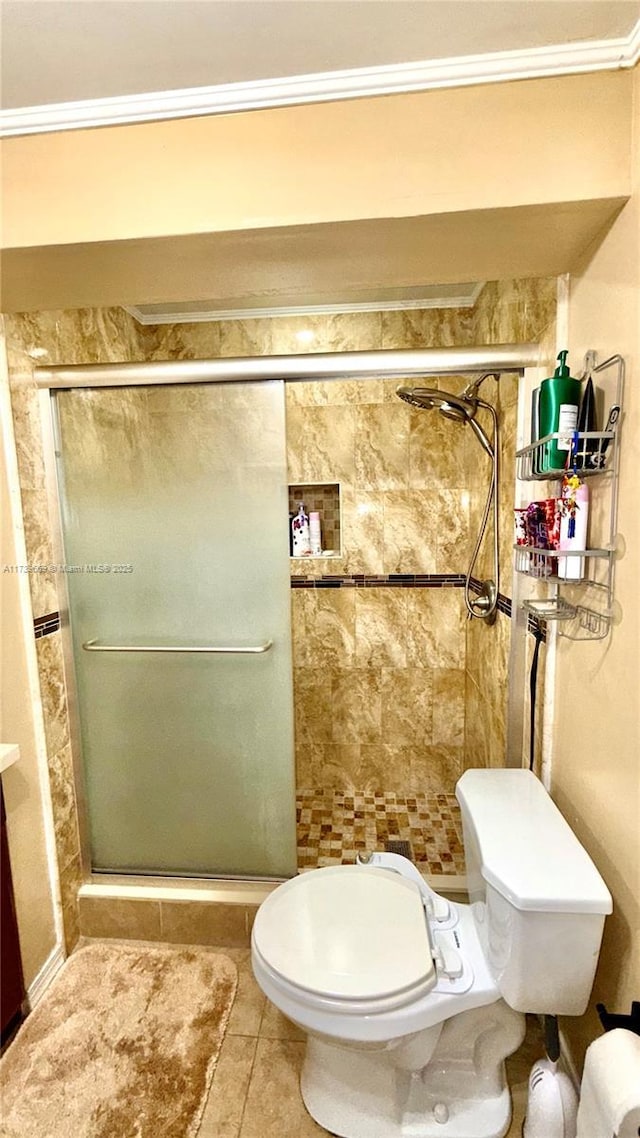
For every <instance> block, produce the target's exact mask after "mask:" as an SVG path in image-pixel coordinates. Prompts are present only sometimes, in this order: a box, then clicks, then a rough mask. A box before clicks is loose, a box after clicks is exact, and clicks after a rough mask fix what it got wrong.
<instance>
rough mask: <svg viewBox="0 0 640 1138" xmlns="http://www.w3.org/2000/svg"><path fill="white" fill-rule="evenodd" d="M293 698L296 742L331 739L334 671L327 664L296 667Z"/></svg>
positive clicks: (329, 740) (318, 741)
mask: <svg viewBox="0 0 640 1138" xmlns="http://www.w3.org/2000/svg"><path fill="white" fill-rule="evenodd" d="M293 701H294V709H295V735H296V744H297V745H298V746H300V747H302V746H306V745H307V744H310V743H329V742H331V739H332V675H331V672H330V671H327V669H326V668H295V669H294V673H293ZM304 785H305V786H306V785H308V784H307V783H305V784H304Z"/></svg>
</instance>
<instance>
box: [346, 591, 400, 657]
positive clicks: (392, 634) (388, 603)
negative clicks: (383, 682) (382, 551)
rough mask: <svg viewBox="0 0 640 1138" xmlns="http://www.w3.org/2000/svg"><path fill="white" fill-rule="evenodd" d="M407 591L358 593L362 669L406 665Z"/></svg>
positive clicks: (357, 653) (358, 654)
mask: <svg viewBox="0 0 640 1138" xmlns="http://www.w3.org/2000/svg"><path fill="white" fill-rule="evenodd" d="M407 611H408V606H407V592H406V591H405V590H402V589H356V590H355V635H356V642H355V662H356V665H357V666H359V667H365V668H375V667H382V666H386V667H396V668H401V667H404V665H405V664H406V662H407Z"/></svg>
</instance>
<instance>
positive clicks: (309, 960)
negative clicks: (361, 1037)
mask: <svg viewBox="0 0 640 1138" xmlns="http://www.w3.org/2000/svg"><path fill="white" fill-rule="evenodd" d="M253 937H254V943H255V946H256V948H257V949H258V952H259V953H260V955H261V956H262V958H263V960H264V961H265V962H266V963H267V964H268V965H269V967H270V968H271V969H273V970H274V971H275V972H277V973H278V974H279V975H280V976H281V977H283V978H284V979H285V980H287V981H289V983H291V984H294V985H296V986H297V987H299V988H303V989H305V990H307V991H309V992H312V993H314V994H315V995H319V996H324V997H327V998H333V999H342V1000H350V1001H353V1000H356V1001H357V1000H362V1001H367V1000H376V999H380V998H382V997H388V996H394V995H400V994H402V993H407V994H409V993H411V992H412V991H413V990H414V989H415V988H416V987H420V988H421V989H422V990H423V991H424V990H429V989H430V988H431V987H433V985H434V984H435V970H434V967H433V960H432V958H431V948H430V943H429V937H428V933H427V927H426V917H425V912H424V908H423V905H422V899H421V896H420V890H419V889H418V886H417V885H416V884H414V882H412V881H408V880H407V879H406V878H403V877H400V876H399V874H397V873H393V872H390V871H389V870H385V869H374V868H372V867H370V866H355V865H354V866H335V867H330V868H327V869H314V870H312V871H311V872H309V873H305V874H302V875H301V876H299V877H294V878H293V879H292V880H291V881H287V882H286V884H284V885H281V886H279V888H278V889H276V890H275V891H274V892H273V893H272V894H271V896H270V897H268V898H267V900H266V901H264V902H263V904H262V905H261V906H260V909H259V910H258V914H257V916H256V920H255V924H254V929H253Z"/></svg>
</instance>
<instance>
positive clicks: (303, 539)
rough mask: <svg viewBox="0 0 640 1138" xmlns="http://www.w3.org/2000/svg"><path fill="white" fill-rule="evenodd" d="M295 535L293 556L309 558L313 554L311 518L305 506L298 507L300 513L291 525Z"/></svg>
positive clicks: (301, 504)
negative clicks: (306, 512) (310, 531)
mask: <svg viewBox="0 0 640 1138" xmlns="http://www.w3.org/2000/svg"><path fill="white" fill-rule="evenodd" d="M291 530H292V533H293V556H294V557H307V556H308V555H309V554H310V553H311V537H310V534H309V518H308V517H307V515H306V514H305V512H304V504H303V503H302V502H301V503H300V505H299V506H298V512H297V514H296V516H295V518H294V519H293V521H292V523H291Z"/></svg>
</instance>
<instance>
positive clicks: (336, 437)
mask: <svg viewBox="0 0 640 1138" xmlns="http://www.w3.org/2000/svg"><path fill="white" fill-rule="evenodd" d="M289 422H290V420H288V423H289ZM297 423H298V424H301V443H300V446H301V452H302V454H301V469H300V475H299V477H300V480H301V481H303V482H304V481H307V482H344V483H347V484H349V485H353V484H354V481H355V479H354V473H355V440H356V424H355V410H354V409H353V408H351V407H339V406H326V407H304V408H302V409H301V420H297ZM289 475H290V477H291V470H290V471H289Z"/></svg>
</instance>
